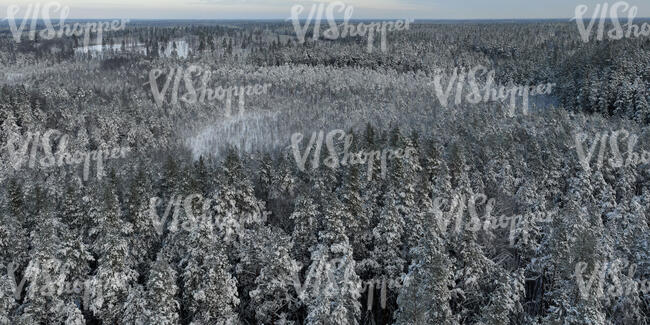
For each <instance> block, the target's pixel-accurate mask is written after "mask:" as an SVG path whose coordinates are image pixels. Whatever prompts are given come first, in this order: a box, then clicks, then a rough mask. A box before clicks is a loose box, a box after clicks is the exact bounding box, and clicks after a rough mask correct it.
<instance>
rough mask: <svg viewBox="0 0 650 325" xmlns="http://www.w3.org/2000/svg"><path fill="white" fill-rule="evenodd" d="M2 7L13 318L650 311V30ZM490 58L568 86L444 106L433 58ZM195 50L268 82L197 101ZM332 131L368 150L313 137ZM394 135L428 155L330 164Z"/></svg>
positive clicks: (8, 318) (569, 316)
mask: <svg viewBox="0 0 650 325" xmlns="http://www.w3.org/2000/svg"><path fill="white" fill-rule="evenodd" d="M1 24H4V25H0V76H1V77H2V78H0V87H1V88H0V220H1V221H0V324H74V325H78V324H195V325H198V324H494V325H497V324H649V323H650V292H649V289H650V285H649V283H648V281H647V280H648V279H650V256H649V255H648V245H649V239H650V232H649V229H648V225H649V223H650V163H649V162H648V159H650V154H647V152H649V151H650V106H649V105H648V102H649V101H650V87H649V85H650V38H648V37H640V38H624V39H621V40H603V41H597V40H592V41H591V42H588V43H585V42H583V41H582V40H581V38H580V34H579V33H578V30H577V28H576V25H575V23H574V22H561V21H537V22H499V23H490V22H485V23H483V22H468V23H436V22H416V23H415V24H412V25H411V28H410V29H409V30H406V31H402V32H399V33H397V32H396V33H390V34H389V38H388V43H389V44H390V48H389V51H386V52H382V51H378V50H376V51H373V52H372V53H369V52H368V51H366V43H367V40H366V39H365V38H362V37H348V38H342V39H339V40H323V39H321V40H318V41H313V40H312V39H311V38H310V37H309V36H310V35H311V34H310V33H311V32H312V31H308V32H307V37H306V39H307V42H305V43H304V44H299V43H297V42H296V41H295V31H294V29H293V26H292V25H291V24H290V23H287V22H265V21H258V22H245V21H228V22H217V21H199V22H193V21H132V22H131V23H129V24H128V25H127V28H126V29H124V30H121V31H115V32H110V33H105V34H104V43H105V45H107V46H108V48H109V49H103V50H102V51H93V50H84V49H83V48H82V49H81V50H80V46H81V45H80V44H81V41H80V40H79V39H78V38H77V37H76V36H73V37H63V38H55V39H52V40H43V39H39V38H38V37H36V38H35V39H34V40H28V39H26V38H24V39H23V41H22V42H20V43H17V42H15V41H14V39H13V38H12V33H11V32H10V31H9V27H8V25H7V23H6V22H1ZM479 65H482V66H484V67H486V68H487V69H489V70H494V71H495V82H496V83H498V84H500V85H512V84H514V85H537V84H542V83H554V84H556V87H555V88H554V91H553V92H552V93H551V94H548V95H544V96H541V97H537V98H536V99H535V100H534V101H533V100H531V103H530V106H531V109H530V110H529V111H528V112H527V113H526V114H524V113H523V112H522V110H521V109H517V110H516V111H515V112H514V115H513V114H508V108H507V104H506V103H503V102H499V101H495V102H491V101H488V102H481V103H478V104H471V103H468V102H462V103H460V104H456V103H455V102H454V101H453V100H450V103H449V104H450V105H448V106H447V107H444V106H443V105H441V104H440V102H439V97H438V96H437V94H436V91H435V90H434V84H435V79H436V76H437V75H440V74H441V73H444V74H445V75H446V76H447V77H450V76H451V74H452V72H453V70H454V69H460V71H469V70H470V69H472V68H473V67H476V66H479ZM192 66H194V67H200V69H202V71H211V73H210V75H208V76H209V80H208V81H207V85H209V87H210V88H212V89H215V88H217V87H219V86H222V87H224V88H226V87H242V86H246V85H265V84H270V87H268V91H266V93H263V94H260V95H247V96H246V97H245V98H242V97H243V95H239V97H236V98H235V97H233V98H232V100H225V99H224V98H226V97H225V96H226V95H224V96H221V98H222V99H224V100H221V101H220V100H214V101H210V100H205V101H200V100H199V101H196V102H191V103H190V102H189V101H183V100H177V101H176V103H174V102H173V100H172V99H171V98H172V96H174V95H173V93H174V91H173V90H172V89H173V87H174V83H178V84H179V85H180V86H178V85H177V87H178V89H179V90H178V93H177V96H178V97H179V98H181V97H182V96H183V95H184V94H186V93H187V92H188V91H190V90H189V89H188V87H187V84H186V82H185V80H182V79H183V78H184V77H183V78H181V77H180V75H181V74H179V73H178V72H176V71H179V70H178V69H182V70H183V71H187V70H188V69H191V67H192ZM154 71H158V72H160V74H154ZM152 75H155V76H157V77H158V78H157V79H154V80H156V81H157V84H156V85H152V84H151V80H152V79H151V76H152ZM204 75H205V74H204ZM184 76H187V74H186V75H184ZM189 76H190V77H191V73H190V74H189ZM206 78H207V77H206ZM195 79H196V80H195V81H194V84H195V87H197V88H198V85H200V84H201V81H200V78H199V77H195ZM165 80H170V86H169V88H168V89H167V93H165V94H163V95H165V97H164V100H163V101H162V105H158V104H157V103H156V98H155V95H154V93H153V92H152V89H153V88H152V87H156V90H158V89H162V87H163V84H164V82H165ZM175 80H178V81H175ZM443 80H445V81H444V82H445V83H446V82H447V81H446V80H448V79H444V78H443ZM242 92H243V91H242ZM233 96H235V94H234V95H233ZM450 98H453V94H452V97H450ZM228 105H230V106H228ZM226 106H228V107H231V111H230V112H228V109H226ZM518 107H519V106H518ZM333 130H344V132H345V133H346V134H347V135H351V138H350V139H352V141H350V143H349V148H347V149H346V147H347V146H348V144H345V141H339V139H338V138H336V139H335V140H336V141H335V143H334V147H335V149H336V150H335V151H332V150H331V146H326V145H323V146H322V148H320V146H318V143H317V142H318V141H314V142H313V143H312V142H310V138H311V137H312V135H313V134H318V133H319V132H321V131H323V133H324V134H328V132H330V131H333ZM296 133H300V134H303V135H304V137H303V139H302V142H300V148H299V149H300V154H301V155H302V154H305V153H310V154H309V155H307V156H306V159H307V160H306V161H307V162H306V167H307V168H305V169H301V168H299V164H298V163H297V159H298V157H297V155H296V151H295V150H293V148H292V135H294V134H296ZM46 134H47V135H48V136H46ZM64 135H65V136H64ZM30 140H31V141H30ZM308 146H312V147H313V148H312V149H313V150H311V152H310V151H309V150H308V149H309V148H307V147H308ZM317 146H318V148H320V149H319V151H322V152H321V154H320V155H317V154H316V153H315V150H316V147H317ZM114 148H128V150H123V151H122V152H121V154H116V153H117V151H115V152H113V151H112V150H113V149H114ZM388 148H391V149H397V148H412V149H414V152H416V153H417V154H416V155H415V156H409V157H403V158H401V159H400V158H397V157H392V158H389V159H387V162H386V164H385V165H386V166H385V167H384V166H382V164H380V163H379V162H377V163H375V164H374V165H370V164H369V163H367V162H366V164H352V163H346V164H337V165H338V166H337V167H336V168H331V167H330V165H332V164H331V162H332V161H331V159H330V161H329V163H328V162H327V159H328V158H331V157H332V156H333V155H338V160H340V159H342V158H344V155H343V153H344V152H359V151H362V150H364V151H366V152H370V151H379V152H381V151H382V150H384V149H388ZM64 151H67V152H70V153H73V152H79V153H80V154H79V156H78V157H76V158H79V160H77V159H76V158H75V155H74V154H72V155H71V157H68V158H65V157H62V155H61V157H60V155H59V154H58V153H62V152H64ZM109 151H110V152H111V154H110V157H109V153H108V152H109ZM90 152H93V153H94V156H93V155H91V154H88V157H89V158H87V159H86V160H85V161H84V158H83V157H84V153H90ZM102 152H104V154H103V155H104V158H103V162H101V163H100V161H101V159H100V158H99V157H98V156H100V155H102V154H101V153H102ZM48 153H50V155H49V156H52V153H54V154H55V155H54V158H56V160H58V161H56V162H55V161H52V162H51V163H49V164H48V163H47V161H45V162H43V160H42V159H47V158H48ZM617 153H619V154H620V155H617ZM91 156H92V157H91ZM644 157H645V159H644ZM316 165H318V167H316ZM312 167H313V168H312ZM382 168H385V175H384V176H385V177H382ZM369 173H372V175H374V176H369V175H368V174H369Z"/></svg>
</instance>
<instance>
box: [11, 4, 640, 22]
mask: <svg viewBox="0 0 650 325" xmlns="http://www.w3.org/2000/svg"><path fill="white" fill-rule="evenodd" d="M334 1H335V0H322V1H321V2H334ZM51 2H52V1H49V0H48V1H33V0H0V7H1V8H3V11H4V13H3V16H4V17H6V16H7V9H8V7H9V6H11V5H18V6H19V8H20V11H19V12H18V14H17V18H22V17H23V16H24V15H25V12H26V10H27V7H28V6H29V5H30V4H36V3H40V4H41V5H44V4H46V3H51ZM57 2H58V3H60V4H61V5H63V6H68V7H69V8H70V14H69V16H68V18H69V19H76V18H92V19H95V18H96V19H108V18H129V19H283V20H285V19H288V18H289V17H290V16H291V8H292V7H293V6H294V5H303V6H304V7H305V11H304V14H303V15H305V17H304V18H306V15H307V13H308V12H309V10H310V9H311V8H312V5H313V4H314V3H315V2H314V1H306V0H58V1H57ZM343 2H344V3H345V4H346V5H347V6H352V7H354V11H353V16H352V18H353V19H372V18H377V19H393V18H394V19H405V18H413V19H515V18H518V19H543V18H560V19H567V20H568V19H570V18H571V17H573V16H574V15H575V10H576V6H578V5H581V4H584V5H587V6H588V11H587V14H586V16H588V17H591V15H592V14H593V12H594V9H595V7H596V4H601V3H605V1H603V0H579V1H574V0H346V1H343ZM614 2H616V1H609V4H613V3H614ZM627 3H629V4H630V5H632V6H637V7H638V15H637V16H638V17H650V1H648V0H628V1H627ZM618 15H619V16H620V17H626V16H627V13H623V12H622V11H619V14H618ZM50 16H51V17H52V19H53V20H54V19H56V18H58V16H59V14H58V12H52V13H51V14H50ZM335 17H336V18H341V17H340V15H336V16H335ZM324 19H325V17H324Z"/></svg>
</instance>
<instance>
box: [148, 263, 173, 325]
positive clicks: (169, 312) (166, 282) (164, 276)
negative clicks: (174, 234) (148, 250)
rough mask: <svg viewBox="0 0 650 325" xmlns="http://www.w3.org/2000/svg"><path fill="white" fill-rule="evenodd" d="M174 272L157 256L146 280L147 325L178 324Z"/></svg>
mask: <svg viewBox="0 0 650 325" xmlns="http://www.w3.org/2000/svg"><path fill="white" fill-rule="evenodd" d="M177 291H178V287H177V286H176V271H175V270H174V269H173V268H172V267H171V266H170V265H169V263H167V261H166V260H165V257H164V255H162V254H158V257H157V258H156V261H155V262H154V263H153V266H152V267H151V271H150V272H149V278H148V279H147V293H146V302H147V307H146V312H147V323H148V324H161V325H175V324H178V322H179V314H178V313H179V309H180V306H179V303H178V301H176V292H177Z"/></svg>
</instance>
